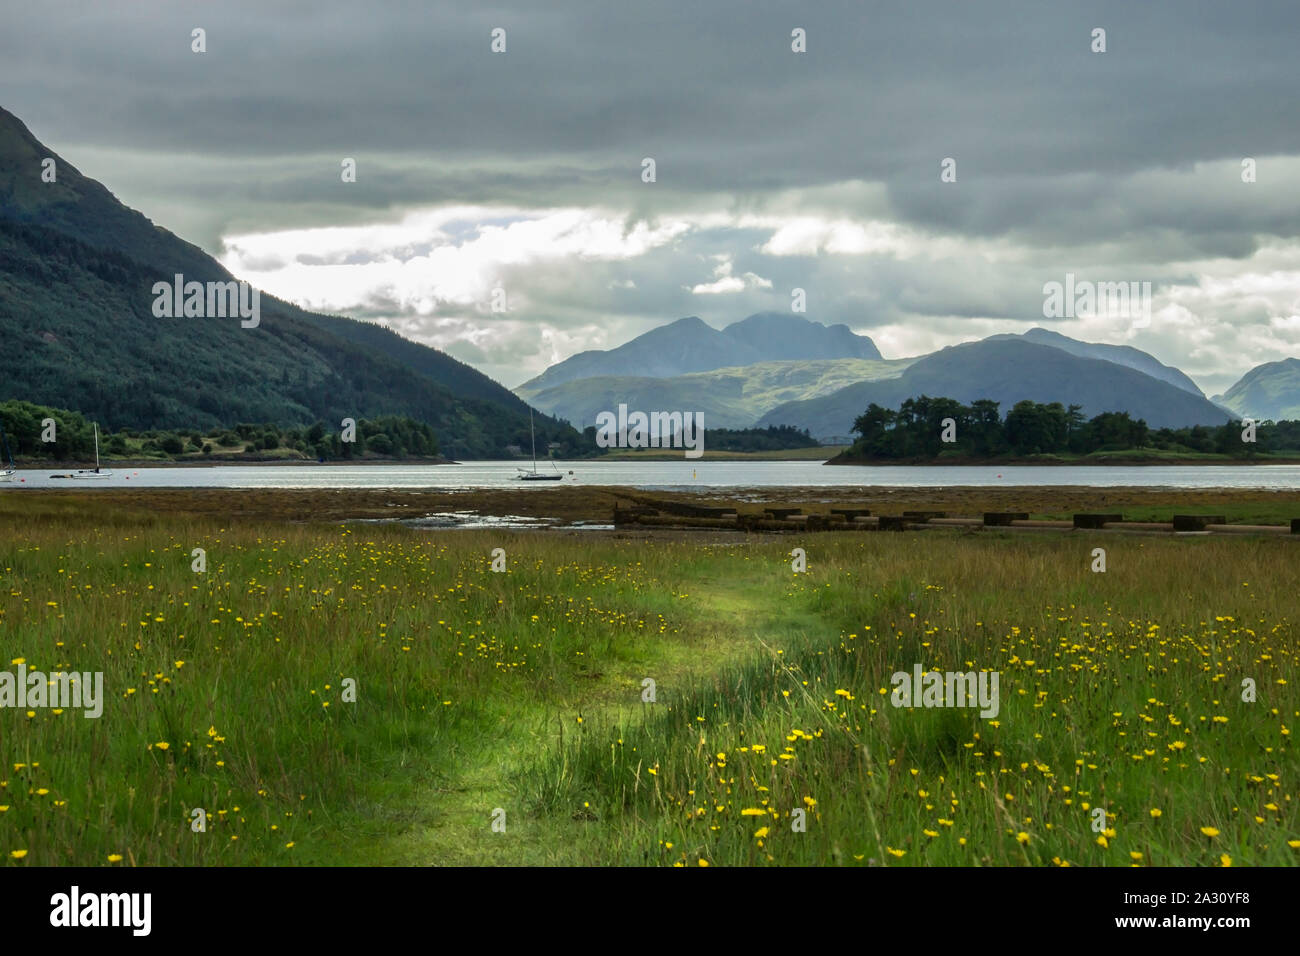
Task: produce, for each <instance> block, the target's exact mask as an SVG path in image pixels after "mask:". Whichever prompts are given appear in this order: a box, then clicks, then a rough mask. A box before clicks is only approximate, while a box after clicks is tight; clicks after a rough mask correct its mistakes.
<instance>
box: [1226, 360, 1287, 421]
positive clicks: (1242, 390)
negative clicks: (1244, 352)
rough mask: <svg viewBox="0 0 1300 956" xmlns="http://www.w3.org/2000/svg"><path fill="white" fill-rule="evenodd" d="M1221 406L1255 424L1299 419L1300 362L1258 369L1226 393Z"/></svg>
mask: <svg viewBox="0 0 1300 956" xmlns="http://www.w3.org/2000/svg"><path fill="white" fill-rule="evenodd" d="M1219 403H1220V404H1221V405H1224V406H1226V407H1228V408H1230V409H1232V410H1233V411H1234V412H1236V413H1237V414H1238V415H1241V416H1243V417H1250V418H1254V419H1255V420H1256V421H1263V420H1264V419H1268V418H1271V419H1272V420H1273V421H1275V422H1280V421H1284V420H1291V421H1294V420H1297V419H1300V359H1296V358H1286V359H1282V360H1281V361H1280V362H1266V363H1264V364H1263V365H1257V366H1255V367H1254V368H1253V369H1251V370H1250V371H1249V372H1247V373H1246V374H1245V375H1243V376H1242V377H1241V378H1240V379H1238V380H1237V382H1236V383H1235V384H1234V385H1233V386H1232V387H1231V388H1229V389H1228V390H1227V391H1226V392H1224V393H1223V395H1222V397H1221V398H1220V399H1219Z"/></svg>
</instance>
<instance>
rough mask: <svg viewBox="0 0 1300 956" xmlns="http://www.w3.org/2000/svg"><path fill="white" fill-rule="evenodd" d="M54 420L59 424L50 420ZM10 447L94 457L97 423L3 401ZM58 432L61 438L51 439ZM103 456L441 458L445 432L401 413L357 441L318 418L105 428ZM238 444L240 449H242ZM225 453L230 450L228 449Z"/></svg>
mask: <svg viewBox="0 0 1300 956" xmlns="http://www.w3.org/2000/svg"><path fill="white" fill-rule="evenodd" d="M50 421H52V422H53V428H52V429H51V428H50V426H49V424H48V423H49V422H50ZM0 424H3V425H4V430H5V434H6V435H7V436H8V439H9V448H10V449H11V451H12V452H13V455H14V457H15V458H24V459H34V460H41V459H45V460H57V461H75V460H79V459H86V460H89V459H91V458H93V457H94V428H93V425H92V424H91V423H90V422H89V421H87V420H86V418H85V416H84V415H82V414H81V413H80V412H75V411H70V410H68V409H64V408H50V407H48V406H45V405H36V404H33V403H31V402H24V401H18V400H10V401H6V402H2V403H0ZM51 434H52V435H53V437H54V439H55V440H54V441H52V442H51V441H46V440H45V438H46V437H47V436H49V435H51ZM99 448H100V455H101V456H108V457H118V458H120V457H126V456H134V455H139V456H141V457H156V458H183V457H186V456H191V457H192V456H207V455H217V456H220V457H222V458H225V457H229V455H230V454H231V453H235V454H242V455H244V456H246V457H253V458H255V457H273V456H276V455H277V453H278V455H279V456H283V455H285V454H286V452H289V453H292V452H297V453H298V454H299V455H302V456H305V457H308V458H316V459H326V460H329V459H344V460H347V459H352V458H361V457H365V456H367V455H369V456H372V457H376V456H377V457H383V458H408V457H410V458H432V457H435V456H437V455H438V436H437V435H436V434H435V433H434V430H433V429H432V428H431V427H430V426H429V425H427V424H426V423H424V422H418V421H416V420H414V419H412V418H407V417H405V416H402V415H385V416H379V417H375V418H371V419H364V418H363V419H359V420H357V423H356V433H355V441H344V440H343V430H342V428H336V427H333V426H327V425H326V424H325V423H324V422H320V421H318V422H316V423H315V424H313V425H309V426H289V427H284V426H280V425H276V424H274V423H270V422H267V423H264V424H250V423H240V424H237V425H234V426H233V427H231V428H214V429H209V430H207V431H202V430H200V429H197V428H190V429H186V428H181V429H170V430H168V429H148V430H129V429H125V428H123V429H120V430H118V431H115V432H112V433H104V432H101V433H100V439H99ZM236 449H238V452H236V451H235V450H236ZM223 453H224V454H223Z"/></svg>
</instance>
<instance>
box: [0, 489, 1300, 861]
mask: <svg viewBox="0 0 1300 956" xmlns="http://www.w3.org/2000/svg"><path fill="white" fill-rule="evenodd" d="M88 497H89V498H93V496H88ZM0 533H2V535H3V537H2V540H3V541H4V542H5V544H4V546H3V548H2V549H0V573H2V574H3V577H2V578H0V585H2V587H0V671H4V670H9V671H14V670H15V669H16V667H17V666H18V664H19V663H20V662H21V663H22V664H24V665H25V666H26V667H27V668H29V669H39V670H42V671H45V672H47V673H48V672H55V671H60V670H66V671H102V672H103V674H104V697H105V703H104V711H103V715H102V716H101V717H100V718H98V719H87V718H86V717H84V716H83V715H82V714H81V712H80V711H72V710H65V711H62V712H59V711H57V710H55V709H50V708H40V709H30V710H22V709H14V708H8V709H0V864H3V865H9V866H31V865H36V866H44V865H59V864H79V865H109V866H113V865H115V866H129V865H171V864H183V865H226V864H258V865H311V864H471V865H474V864H484V865H491V864H505V865H520V864H636V865H641V864H651V865H685V866H699V865H715V866H721V865H782V864H796V865H799V864H843V865H859V866H866V865H877V866H885V865H888V866H908V865H1065V864H1069V865H1074V866H1080V865H1084V866H1090V865H1124V866H1128V865H1180V866H1181V865H1194V866H1221V865H1227V864H1231V865H1237V866H1240V865H1293V864H1294V863H1296V862H1297V861H1300V813H1298V812H1297V811H1298V809H1300V792H1298V789H1297V786H1298V785H1297V761H1296V757H1295V753H1294V750H1293V747H1294V744H1293V735H1294V733H1295V731H1296V729H1297V726H1300V699H1298V698H1297V694H1296V690H1297V687H1300V673H1298V667H1297V663H1298V662H1297V643H1298V642H1297V627H1296V622H1295V616H1296V595H1297V594H1300V561H1298V560H1297V558H1298V557H1300V552H1298V551H1297V547H1300V542H1297V541H1295V540H1294V539H1292V538H1290V537H1287V536H1282V537H1277V538H1256V537H1249V536H1231V537H1228V536H1224V537H1202V538H1169V537H1140V536H1128V535H1108V534H1105V533H1097V534H1088V533H1076V534H1061V535H1055V534H1051V535H1033V534H1016V533H1014V532H1007V533H998V532H981V533H978V534H963V533H960V532H953V533H949V532H946V531H945V532H938V531H932V532H925V533H919V534H869V533H857V534H840V535H835V534H817V535H805V536H763V537H759V538H753V539H748V540H744V541H743V542H742V541H740V540H739V539H738V540H737V541H735V542H731V541H725V540H712V541H710V540H709V539H707V538H690V537H678V538H668V537H665V538H663V539H651V540H646V539H640V538H635V537H617V536H612V535H608V534H600V533H557V532H548V533H508V532H480V531H456V532H437V533H428V532H423V533H422V532H416V531H412V530H409V529H407V528H404V527H402V526H399V525H386V524H356V523H354V524H348V525H339V524H333V523H310V522H295V523H289V522H275V521H269V520H265V519H259V520H256V521H247V520H245V521H233V522H232V521H229V520H223V519H221V518H219V517H215V516H191V515H177V514H165V513H157V512H149V511H148V510H146V509H143V508H126V507H119V506H100V507H94V506H92V505H89V504H87V503H86V502H85V501H76V500H71V499H68V500H61V499H55V498H51V497H41V496H38V495H36V494H34V493H9V494H5V495H3V496H0ZM794 547H802V548H804V549H806V551H807V571H806V572H805V573H801V574H795V573H793V572H792V568H791V558H790V554H789V552H790V551H791V549H792V548H794ZM1096 547H1102V548H1104V549H1105V550H1106V563H1107V570H1106V571H1105V573H1094V572H1092V571H1091V570H1090V566H1091V565H1092V562H1093V556H1092V550H1093V549H1094V548H1096ZM195 548H201V549H203V550H204V552H205V553H206V570H204V571H201V572H200V571H195V570H193V568H192V565H193V562H194V560H195V559H194V557H193V556H192V552H193V550H194V549H195ZM497 548H500V549H503V550H504V552H505V554H504V557H505V562H506V570H505V571H504V572H503V573H497V572H494V571H493V570H492V561H493V557H492V552H493V550H494V549H497ZM917 663H920V664H922V665H923V666H924V667H925V668H927V669H929V668H938V669H939V670H942V671H949V670H961V671H966V670H981V669H984V670H993V671H997V672H999V674H1000V712H999V713H998V715H997V717H996V718H995V719H982V718H981V717H980V716H979V715H978V713H977V712H976V711H975V710H972V709H958V708H942V709H921V708H915V709H906V708H896V707H893V706H891V704H890V697H889V695H888V694H887V693H886V691H887V690H888V689H889V683H890V675H891V674H892V673H894V672H896V671H905V672H909V673H910V672H911V670H912V667H913V665H914V664H917ZM646 678H649V679H651V680H653V681H654V697H655V700H654V702H653V703H649V702H643V700H642V697H643V694H644V693H646V692H647V691H646V690H643V686H644V684H643V682H644V681H645V679H646ZM1246 679H1250V680H1251V681H1253V682H1254V685H1255V688H1256V695H1257V698H1256V699H1255V700H1254V702H1247V701H1244V700H1243V680H1246ZM351 681H354V682H355V685H354V686H355V700H354V701H351V700H348V699H345V696H347V695H350V691H348V690H345V688H350V687H351V686H353V685H352V684H351V683H350V682H351ZM195 808H203V809H204V810H205V812H206V816H207V826H206V831H204V832H195V831H194V829H193V828H192V822H191V821H192V811H193V810H194V809H195ZM1097 808H1101V809H1102V810H1103V811H1104V813H1105V817H1104V822H1102V823H1101V824H1098V823H1097V817H1096V815H1095V811H1096V809H1097ZM498 810H500V811H504V812H503V813H495V811H498ZM795 811H802V812H801V813H796V812H795ZM494 820H496V821H497V824H498V826H497V827H496V828H495V829H494V826H493V822H494ZM502 823H504V828H503V829H502V826H501V824H502Z"/></svg>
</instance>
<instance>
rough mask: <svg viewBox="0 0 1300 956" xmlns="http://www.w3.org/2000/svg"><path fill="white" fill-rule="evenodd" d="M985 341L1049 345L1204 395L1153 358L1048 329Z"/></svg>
mask: <svg viewBox="0 0 1300 956" xmlns="http://www.w3.org/2000/svg"><path fill="white" fill-rule="evenodd" d="M989 338H991V339H1007V338H1012V339H1014V338H1020V339H1024V340H1025V341H1026V342H1033V343H1034V344H1035V345H1050V346H1052V347H1053V348H1058V349H1060V350H1061V351H1063V352H1069V353H1070V354H1071V355H1078V356H1080V357H1082V358H1094V359H1103V360H1104V361H1107V362H1114V363H1115V364H1116V365H1125V366H1127V367H1129V368H1134V369H1137V370H1138V371H1139V372H1145V373H1146V374H1147V375H1150V376H1151V377H1152V378H1156V379H1159V380H1160V381H1162V382H1168V383H1169V384H1170V385H1174V386H1177V387H1178V388H1181V389H1182V390H1183V391H1185V392H1191V393H1192V394H1193V395H1200V396H1201V397H1202V398H1204V397H1205V393H1204V392H1202V391H1201V390H1200V388H1199V387H1198V386H1197V384H1196V383H1195V382H1193V381H1192V380H1191V379H1190V378H1188V377H1187V375H1186V374H1185V373H1184V372H1182V371H1181V370H1180V369H1177V368H1174V367H1173V366H1171V365H1165V364H1164V363H1162V362H1160V361H1159V360H1158V359H1157V358H1156V357H1155V356H1154V355H1151V354H1150V353H1148V352H1143V351H1142V350H1141V349H1135V348H1133V347H1132V346H1129V345H1105V344H1102V343H1095V342H1080V341H1079V340H1078V339H1072V338H1070V337H1069V336H1068V335H1062V334H1061V333H1060V332H1053V331H1051V330H1050V329H1030V330H1029V331H1028V332H1025V333H1024V334H1022V335H1018V336H1017V335H991V336H989Z"/></svg>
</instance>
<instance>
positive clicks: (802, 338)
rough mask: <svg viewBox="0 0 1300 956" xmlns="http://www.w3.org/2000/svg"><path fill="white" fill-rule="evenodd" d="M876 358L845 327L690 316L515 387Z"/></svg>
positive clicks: (794, 319) (763, 316)
mask: <svg viewBox="0 0 1300 956" xmlns="http://www.w3.org/2000/svg"><path fill="white" fill-rule="evenodd" d="M837 358H859V359H876V360H878V359H880V351H879V350H878V349H877V348H876V346H875V343H873V342H872V341H871V339H869V338H867V337H866V336H865V335H855V334H854V333H853V332H852V331H850V330H849V327H848V326H846V325H835V326H830V327H827V326H825V325H822V324H821V323H820V322H811V321H809V320H808V319H803V318H800V317H798V316H794V315H784V314H781V313H776V312H760V313H758V314H756V315H751V316H750V317H749V318H747V319H742V320H740V321H739V322H733V323H732V324H731V325H729V326H727V327H726V328H725V329H723V330H722V331H718V330H717V329H715V328H713V327H712V326H710V325H708V324H706V323H705V322H704V320H702V319H700V318H697V317H695V316H690V317H689V318H685V319H678V320H677V321H676V322H670V323H669V324H668V325H661V326H659V327H658V328H656V329H651V330H650V331H649V332H645V333H643V334H641V335H638V336H637V337H636V338H634V339H632V340H631V341H630V342H625V343H624V344H623V345H620V346H619V347H618V348H615V349H609V350H605V351H602V350H589V351H586V352H579V353H578V354H577V355H574V356H571V357H570V358H567V359H565V360H564V361H563V362H559V363H557V364H555V365H552V366H551V367H550V368H548V369H547V370H546V371H545V372H543V373H542V374H541V375H539V376H537V377H536V378H534V379H531V380H529V381H527V382H524V383H523V384H522V385H520V386H518V388H517V389H516V392H518V393H520V394H524V393H537V392H540V391H541V390H543V389H547V388H553V387H554V386H556V385H561V384H563V383H565V382H572V381H575V380H577V379H580V378H593V377H596V376H602V377H604V376H634V377H651V378H671V377H673V376H676V375H688V374H690V373H692V372H708V371H712V370H713V369H718V368H731V367H737V366H742V365H753V364H754V363H756V362H776V361H783V360H787V359H837Z"/></svg>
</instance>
